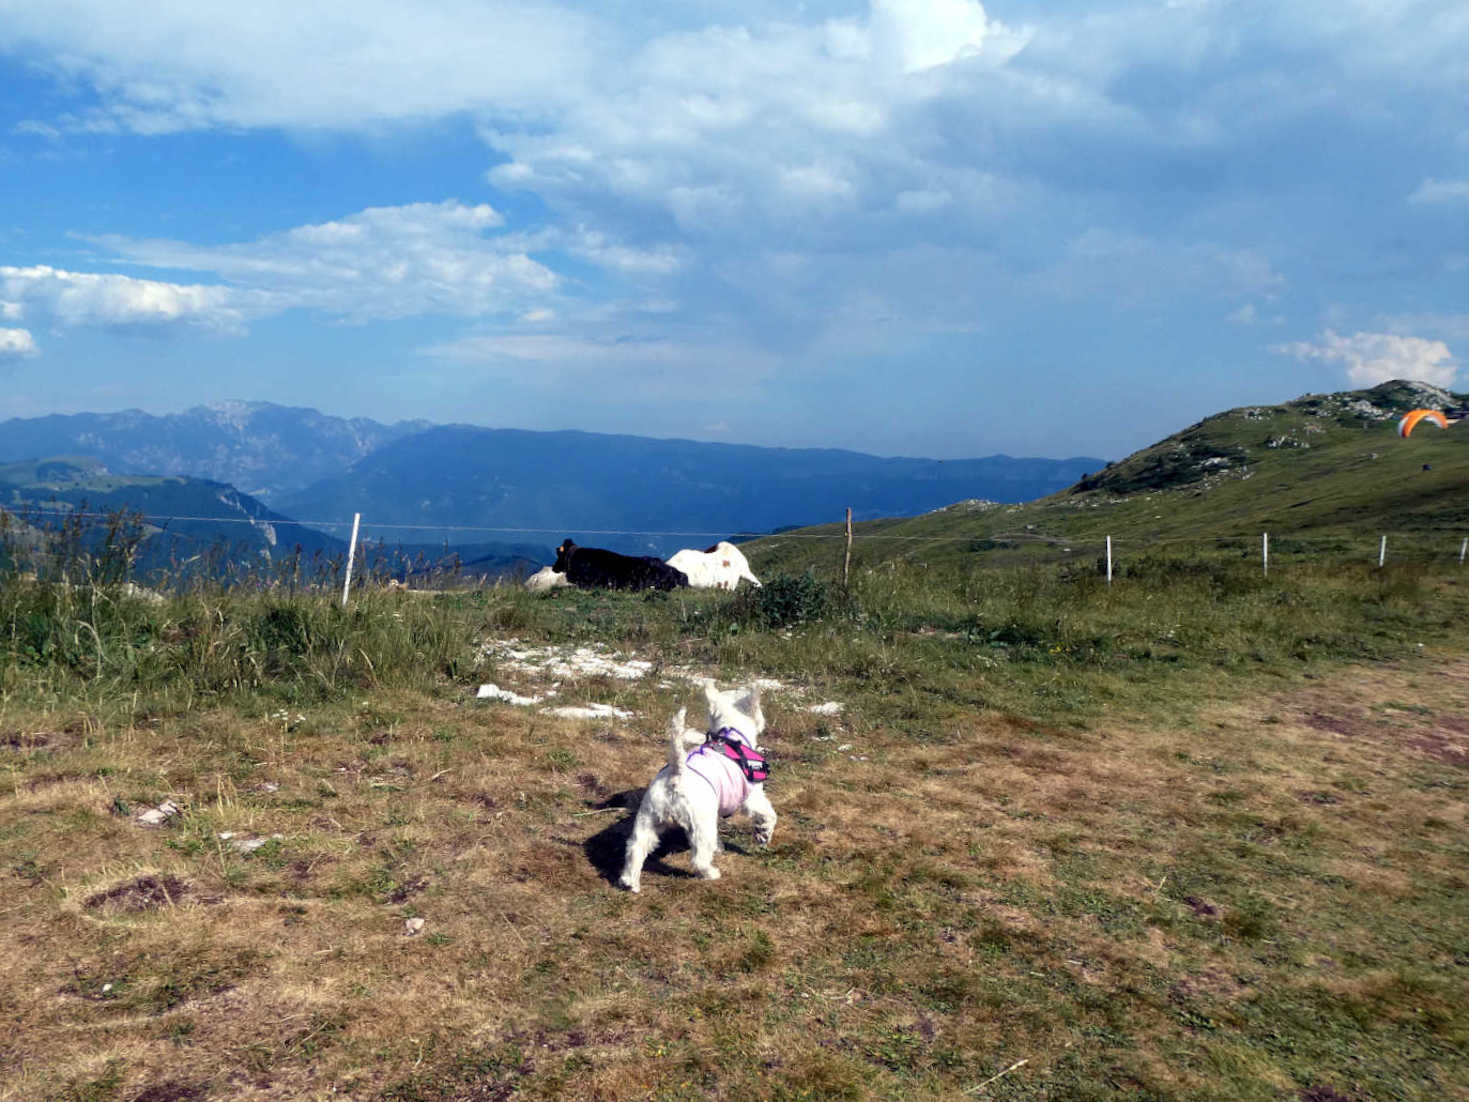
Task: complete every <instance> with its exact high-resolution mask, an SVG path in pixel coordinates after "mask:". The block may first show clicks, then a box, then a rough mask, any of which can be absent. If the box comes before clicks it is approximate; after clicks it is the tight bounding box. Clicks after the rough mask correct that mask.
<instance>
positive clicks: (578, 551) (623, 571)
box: [552, 539, 689, 589]
mask: <svg viewBox="0 0 1469 1102" xmlns="http://www.w3.org/2000/svg"><path fill="white" fill-rule="evenodd" d="M552 569H554V570H555V571H556V572H557V573H559V574H565V575H566V580H567V581H568V582H570V583H571V584H572V585H574V586H579V587H580V588H582V589H677V588H679V587H680V586H685V585H688V584H689V578H688V575H687V574H685V573H684V572H683V571H682V570H676V569H674V568H673V567H671V566H669V565H668V564H667V563H666V562H664V561H663V560H662V559H656V558H653V557H652V556H648V557H636V556H633V555H619V554H618V553H617V552H616V551H607V550H605V549H603V548H601V547H578V546H577V545H576V544H574V543H572V542H571V540H569V539H568V540H567V541H566V542H565V543H563V544H562V545H561V546H560V547H558V548H556V565H555V566H554V567H553V568H552Z"/></svg>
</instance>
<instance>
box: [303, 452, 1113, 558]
mask: <svg viewBox="0 0 1469 1102" xmlns="http://www.w3.org/2000/svg"><path fill="white" fill-rule="evenodd" d="M1101 464H1102V461H1101V460H1099V459H1092V458H1073V459H1013V458H1010V457H1009V456H991V457H989V458H984V459H959V460H947V461H944V460H935V459H884V458H879V457H877V456H871V455H864V454H861V453H859V452H850V451H839V450H833V449H793V448H766V447H757V446H753V445H742V444H711V443H701V442H696V441H690V440H662V439H652V438H649V437H641V436H615V435H605V434H600V433H588V432H569V431H568V432H530V431H525V430H518V429H486V428H476V427H474V426H468V425H449V426H440V427H437V428H432V429H428V430H425V431H423V432H419V433H415V434H413V435H411V436H406V437H403V438H401V439H399V440H396V441H393V442H392V443H389V444H385V445H384V446H382V447H381V448H379V449H377V450H376V451H375V452H373V453H372V454H370V455H368V456H366V457H364V458H363V459H361V460H359V461H358V462H357V463H355V464H354V465H353V466H352V467H351V468H350V469H349V470H348V471H347V472H346V473H344V474H343V475H341V476H340V477H337V478H332V479H326V480H324V481H322V482H319V483H317V484H316V485H314V486H311V487H309V488H307V489H306V490H303V491H301V492H300V493H296V494H292V495H289V496H287V497H285V498H283V499H282V500H281V502H280V507H281V508H282V509H284V510H286V511H287V512H290V513H292V514H293V515H296V516H301V517H307V518H313V519H316V518H328V517H338V516H350V515H351V514H352V513H353V512H357V511H361V512H363V513H364V515H365V516H367V515H369V513H370V516H371V519H372V520H373V521H374V522H377V523H379V524H391V525H399V526H403V527H402V528H401V529H400V530H401V531H402V532H403V536H404V538H405V539H409V540H414V541H425V540H430V539H433V538H434V537H435V534H438V535H439V536H440V537H442V535H443V533H444V532H445V529H446V528H448V527H453V526H475V527H480V528H489V529H494V528H502V529H507V530H508V529H515V530H524V531H526V532H527V533H528V534H529V538H535V539H545V538H549V539H550V542H553V543H554V542H558V541H559V537H560V536H572V537H574V538H576V539H577V540H578V542H581V541H582V540H583V539H585V540H586V541H587V542H592V543H596V544H599V545H601V546H606V547H612V548H615V549H618V550H622V551H638V552H642V553H650V552H651V553H654V554H659V555H667V554H669V553H671V552H672V551H673V550H676V549H677V548H679V547H684V546H690V545H691V544H695V543H700V542H712V541H713V539H715V538H720V537H723V536H726V535H734V534H740V533H756V532H766V531H772V530H774V529H776V528H780V527H783V526H789V525H792V524H802V523H809V522H811V521H812V520H818V519H825V518H834V517H838V516H841V515H842V514H843V512H844V510H845V509H846V508H847V507H848V506H850V507H851V508H852V510H853V515H854V516H855V517H857V518H859V519H862V518H872V517H879V516H904V515H912V514H914V513H919V512H924V511H926V510H929V509H933V508H937V507H938V506H941V505H946V504H948V503H950V502H952V501H955V500H957V499H960V498H968V497H975V496H983V497H989V498H995V499H999V500H1005V501H1024V500H1028V499H1030V498H1033V497H1039V496H1042V495H1044V494H1047V493H1052V492H1055V491H1056V490H1060V489H1063V488H1064V487H1066V486H1069V485H1071V484H1072V483H1073V482H1075V481H1076V479H1077V478H1079V477H1080V476H1081V475H1082V474H1083V473H1085V472H1086V471H1089V470H1095V469H1096V468H1098V467H1099V466H1101ZM706 537H707V538H706Z"/></svg>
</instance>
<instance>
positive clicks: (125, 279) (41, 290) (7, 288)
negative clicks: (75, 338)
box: [0, 265, 245, 332]
mask: <svg viewBox="0 0 1469 1102" xmlns="http://www.w3.org/2000/svg"><path fill="white" fill-rule="evenodd" d="M0 295H4V296H5V298H6V299H7V300H10V301H11V302H13V303H18V304H20V305H21V306H22V307H23V308H25V309H26V310H27V312H28V313H29V312H38V313H40V314H42V315H45V316H49V317H50V318H51V319H52V320H54V321H55V322H57V323H59V324H62V325H99V326H115V327H121V328H134V327H136V328H154V327H167V326H175V325H194V326H200V327H203V328H206V329H216V330H220V331H224V332H238V331H239V330H240V328H241V326H242V324H243V321H244V317H245V312H244V311H243V310H242V309H241V308H240V305H239V304H238V303H237V301H236V298H237V296H236V294H235V292H233V291H232V290H231V289H230V288H228V287H219V286H207V285H201V284H180V283H163V282H159V281H157V280H152V279H136V278H134V277H132V276H125V275H115V274H97V273H92V272H69V271H65V270H63V269H60V268H51V267H48V266H46V265H37V266H35V267H29V268H17V267H12V266H8V265H7V266H0ZM19 332H24V330H19Z"/></svg>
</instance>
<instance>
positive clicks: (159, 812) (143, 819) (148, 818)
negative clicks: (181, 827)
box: [138, 800, 183, 827]
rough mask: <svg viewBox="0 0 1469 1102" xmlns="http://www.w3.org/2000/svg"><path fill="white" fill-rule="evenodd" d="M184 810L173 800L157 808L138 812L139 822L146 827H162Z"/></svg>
mask: <svg viewBox="0 0 1469 1102" xmlns="http://www.w3.org/2000/svg"><path fill="white" fill-rule="evenodd" d="M182 810H183V808H181V807H179V805H178V804H176V803H174V802H173V801H172V800H164V801H163V802H162V803H161V804H159V805H158V806H157V807H150V808H149V809H148V810H147V811H140V812H138V822H140V823H142V824H143V825H144V826H155V827H156V826H162V825H163V824H164V823H166V822H168V821H169V820H170V819H172V818H173V817H174V816H175V815H177V814H178V813H179V812H180V811H182Z"/></svg>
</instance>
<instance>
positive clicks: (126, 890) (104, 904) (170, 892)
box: [82, 876, 189, 911]
mask: <svg viewBox="0 0 1469 1102" xmlns="http://www.w3.org/2000/svg"><path fill="white" fill-rule="evenodd" d="M188 893H189V886H188V885H187V884H185V883H184V882H183V881H182V880H180V879H179V878H178V877H176V876H140V877H138V878H137V879H136V880H129V881H128V882H127V883H126V884H119V885H118V886H117V887H115V888H111V889H109V890H108V891H105V892H98V893H97V894H96V895H93V896H89V897H88V898H87V899H86V900H84V901H83V903H82V906H83V907H85V908H87V910H89V911H94V910H109V911H147V910H151V909H152V908H154V907H166V906H168V905H170V904H172V903H177V902H178V901H179V900H180V899H182V898H183V897H184V896H186V895H187V894H188Z"/></svg>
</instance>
